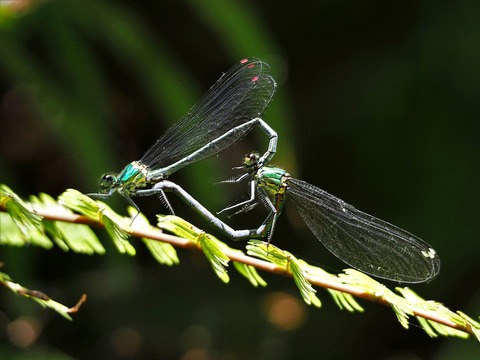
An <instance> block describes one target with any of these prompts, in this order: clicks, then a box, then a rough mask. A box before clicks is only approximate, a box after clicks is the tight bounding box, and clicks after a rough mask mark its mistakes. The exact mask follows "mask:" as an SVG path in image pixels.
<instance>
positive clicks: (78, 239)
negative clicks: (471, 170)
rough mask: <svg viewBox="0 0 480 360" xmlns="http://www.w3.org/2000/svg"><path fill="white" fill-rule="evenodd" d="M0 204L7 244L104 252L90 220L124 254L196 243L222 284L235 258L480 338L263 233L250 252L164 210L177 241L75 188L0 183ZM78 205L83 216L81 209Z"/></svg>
mask: <svg viewBox="0 0 480 360" xmlns="http://www.w3.org/2000/svg"><path fill="white" fill-rule="evenodd" d="M0 204H1V210H3V211H5V212H8V215H7V214H6V213H4V212H0V216H1V217H0V220H1V221H2V222H1V232H0V236H1V238H0V239H1V240H0V244H2V245H13V246H24V245H26V244H33V245H36V246H41V247H43V248H45V249H50V248H51V247H52V246H53V244H56V245H57V246H58V247H60V248H61V249H63V250H64V251H68V250H71V251H73V252H76V253H81V254H94V253H96V254H104V253H105V249H104V247H103V246H102V245H101V243H100V242H99V240H98V238H97V237H96V236H95V234H94V233H93V232H92V231H91V230H88V231H87V230H86V229H89V227H88V226H87V225H86V224H89V225H97V226H99V227H104V228H105V230H106V231H107V233H108V235H109V236H110V238H111V239H112V241H113V242H114V244H115V246H116V248H117V250H118V251H119V252H120V253H122V254H128V255H131V256H133V255H135V254H136V250H135V247H134V246H133V245H132V244H131V243H130V241H129V238H130V236H131V235H133V236H135V237H140V238H141V239H142V242H143V243H144V244H145V245H146V247H147V248H148V249H149V250H150V252H151V253H152V256H153V257H154V258H155V259H156V260H157V261H158V262H159V263H161V264H165V265H169V266H172V265H176V264H178V263H179V260H178V257H177V254H176V251H175V249H174V246H172V245H177V246H183V247H185V248H191V249H198V250H201V251H202V252H203V253H204V254H205V257H206V259H207V260H208V261H209V262H210V264H211V266H212V269H213V270H214V272H215V274H216V275H217V276H218V277H219V278H220V280H222V281H223V282H224V283H228V282H229V281H230V277H229V274H228V272H227V267H228V264H229V262H230V261H232V260H233V261H234V264H235V268H236V269H237V270H238V271H239V273H240V274H241V275H243V276H244V277H245V278H247V279H248V281H249V282H250V283H251V284H252V285H253V286H259V285H260V286H266V283H265V281H264V280H263V279H262V278H261V277H260V275H259V274H258V273H257V268H258V269H263V270H268V271H270V272H273V273H279V274H283V275H288V276H291V277H293V280H294V283H295V285H296V286H297V288H298V289H299V291H300V295H301V296H302V298H303V300H304V301H305V302H306V303H307V304H309V305H313V306H316V307H320V306H321V301H320V299H319V298H318V296H317V291H316V290H315V289H314V287H313V286H314V285H316V286H321V287H324V288H326V289H327V291H328V292H329V293H330V295H331V296H332V298H333V299H334V301H335V303H336V304H337V305H338V307H339V308H340V309H345V310H347V311H349V312H354V311H358V312H363V308H362V307H361V306H360V304H358V302H357V301H356V299H355V297H360V298H364V299H368V300H372V301H376V302H380V303H383V304H384V305H388V306H390V307H391V308H392V310H393V311H394V313H395V315H396V317H397V319H398V321H399V322H400V324H401V325H402V326H403V327H404V328H405V329H408V328H409V320H410V318H411V317H415V318H417V319H418V321H419V324H420V326H421V327H422V328H423V329H424V331H425V332H426V333H427V334H428V335H429V336H430V337H437V336H439V335H441V336H454V337H458V338H466V337H468V336H469V334H474V335H475V336H476V337H477V339H478V340H480V337H479V334H480V324H479V323H478V322H477V321H475V320H473V319H471V318H470V317H468V316H466V315H465V314H463V313H462V312H452V311H451V310H449V309H447V308H446V307H445V306H444V305H442V304H440V303H438V302H436V301H431V300H424V299H423V298H421V297H420V296H418V295H417V294H416V293H414V292H413V291H412V290H411V289H409V288H401V287H397V288H396V291H397V293H395V292H394V291H392V290H390V289H388V288H387V287H386V286H385V285H383V284H381V283H379V282H378V281H376V280H374V279H372V278H371V277H370V276H368V275H366V274H363V273H361V272H359V271H357V270H354V269H345V270H344V271H343V272H342V273H340V274H338V275H334V274H330V273H328V272H326V271H325V270H323V269H321V268H319V267H316V266H312V265H310V264H308V263H307V262H305V261H303V260H301V259H298V258H296V257H295V256H294V255H292V254H291V253H290V252H288V251H285V250H282V249H279V248H278V247H276V246H274V245H272V244H269V243H265V242H262V241H259V240H250V241H249V242H248V245H247V247H246V249H247V254H244V253H243V252H242V251H240V250H235V249H232V248H230V247H229V246H228V245H227V244H225V243H223V242H221V241H220V240H218V239H217V238H215V237H214V236H212V235H210V234H207V233H205V232H204V231H202V230H200V229H198V228H196V227H195V226H193V225H192V224H190V223H188V222H187V221H185V220H183V219H181V218H179V217H177V216H174V215H158V227H159V228H160V229H162V230H166V231H168V232H171V233H173V234H175V235H177V236H178V237H179V238H177V237H175V238H174V240H172V238H170V237H167V236H165V235H164V234H163V233H161V232H160V231H159V229H158V228H155V227H153V226H151V225H150V224H149V223H148V221H147V219H146V218H145V217H144V216H143V215H142V214H138V213H137V211H136V210H135V209H133V208H129V209H128V211H129V217H124V216H120V215H118V214H117V213H115V212H114V211H113V210H112V209H111V208H110V207H108V206H107V205H106V204H104V203H103V202H100V201H94V200H92V199H91V198H89V197H88V196H86V195H84V194H82V193H80V192H78V191H76V190H72V189H69V190H67V191H65V192H64V193H63V194H62V195H60V196H59V199H58V201H55V200H54V199H53V198H51V197H50V196H48V195H45V194H41V195H40V196H39V197H31V201H29V202H24V201H23V200H21V199H20V198H19V197H18V196H17V195H16V194H15V193H14V192H13V191H12V190H11V189H9V188H8V187H6V186H4V185H0ZM72 211H76V212H77V213H80V214H82V215H76V214H74V213H73V212H72ZM47 219H48V220H47ZM67 224H68V225H67ZM79 229H83V230H79ZM50 239H53V241H52V240H50ZM47 244H48V245H47ZM258 259H260V260H258ZM0 283H2V284H3V285H5V286H7V287H9V288H10V289H12V290H13V291H15V292H16V293H17V294H21V295H24V296H27V297H29V298H32V299H33V300H35V301H37V302H38V303H40V304H41V305H42V306H46V307H49V308H52V309H54V310H55V311H57V312H59V313H60V314H62V316H65V317H66V318H68V319H69V318H70V316H69V315H68V314H69V313H71V312H74V311H76V310H77V309H78V306H77V307H74V308H67V307H65V306H63V305H61V304H59V303H57V302H55V301H53V300H51V299H50V298H49V297H48V295H45V294H43V293H41V292H38V291H31V290H28V289H26V288H23V287H21V286H20V285H18V284H15V283H13V282H11V281H10V279H9V277H8V276H7V275H5V274H1V277H0ZM82 299H83V298H82ZM82 301H84V299H83V300H82ZM72 309H74V310H72Z"/></svg>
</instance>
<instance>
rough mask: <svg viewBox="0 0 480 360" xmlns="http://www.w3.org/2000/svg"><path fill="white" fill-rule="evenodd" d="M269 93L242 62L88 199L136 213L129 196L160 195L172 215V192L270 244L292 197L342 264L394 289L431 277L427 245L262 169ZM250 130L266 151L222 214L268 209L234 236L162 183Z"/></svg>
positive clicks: (260, 67)
mask: <svg viewBox="0 0 480 360" xmlns="http://www.w3.org/2000/svg"><path fill="white" fill-rule="evenodd" d="M275 89H276V83H275V80H274V79H273V77H272V76H271V74H270V67H269V66H268V64H266V63H264V62H263V61H261V60H259V59H257V58H249V59H243V60H241V61H240V62H238V63H237V64H236V65H235V66H234V67H232V68H231V69H230V70H229V71H228V72H226V73H225V74H224V75H222V77H221V78H220V79H219V80H218V81H217V82H216V83H215V84H214V85H213V86H212V87H211V88H210V90H209V91H208V92H207V93H206V95H205V96H204V97H203V98H202V99H201V100H200V101H199V102H198V103H197V104H196V105H195V106H194V107H193V108H192V109H191V110H190V111H189V112H188V113H187V114H186V115H185V116H184V117H183V118H181V119H180V120H179V121H178V122H177V123H176V124H175V125H173V126H172V127H171V128H170V129H169V130H167V132H165V134H163V135H162V136H161V137H160V138H159V139H158V140H157V141H156V142H155V144H153V145H152V146H151V147H150V148H149V149H148V150H147V152H146V153H145V154H144V155H143V157H142V158H141V159H140V160H138V161H133V162H132V163H130V164H128V165H127V166H126V167H125V168H124V169H123V170H122V172H120V173H119V174H118V175H116V174H113V173H108V174H105V175H104V176H103V177H102V178H101V180H100V193H99V194H92V195H94V196H96V197H101V198H108V197H110V196H111V195H112V194H113V193H114V192H118V193H120V194H121V195H123V196H124V197H125V198H126V199H127V200H128V202H129V203H130V204H131V205H133V206H135V207H136V208H137V210H138V207H137V206H136V205H135V203H134V202H133V200H132V197H134V196H149V195H158V196H161V197H162V198H163V200H165V203H166V204H167V206H168V207H169V210H170V211H171V212H173V209H172V208H171V206H170V204H169V202H168V200H167V197H166V195H165V193H166V192H174V193H175V194H176V195H177V196H179V197H180V198H181V199H182V200H183V201H185V202H186V203H187V204H188V205H189V206H190V207H191V208H192V209H194V210H195V211H197V212H198V213H199V214H200V215H202V216H203V217H204V218H206V219H207V220H208V221H209V222H210V223H211V224H212V225H213V226H215V227H216V228H218V229H219V230H220V231H222V232H223V233H225V234H226V235H228V236H229V237H230V238H232V239H234V240H240V239H246V238H265V239H267V240H268V241H270V240H271V238H272V236H273V232H274V229H275V224H276V222H277V219H278V217H279V215H280V213H281V211H282V208H283V205H284V202H285V200H286V199H287V198H290V199H292V201H293V202H294V203H295V205H296V207H297V209H298V211H299V213H300V215H301V216H302V218H303V220H304V221H305V223H306V224H307V225H308V227H309V228H310V230H311V231H312V232H313V234H314V235H315V236H316V237H317V238H318V239H319V240H320V242H322V243H323V244H324V245H325V247H326V248H327V249H328V250H330V251H331V252H332V253H333V254H334V255H335V256H337V257H338V258H339V259H341V260H342V261H344V262H345V263H347V264H348V265H350V266H352V267H354V268H356V269H358V270H361V271H363V272H365V273H368V274H370V275H373V276H377V277H380V278H384V279H389V280H394V281H399V282H406V283H417V282H423V281H427V280H430V279H432V278H434V277H435V276H436V275H437V274H438V272H439V269H440V259H439V257H438V255H437V254H436V253H435V251H434V250H433V249H432V248H431V247H430V245H428V244H427V243H426V242H424V241H423V240H421V239H420V238H418V237H416V236H414V235H413V234H410V233H409V232H407V231H405V230H402V229H400V228H398V227H396V226H394V225H392V224H389V223H387V222H385V221H383V220H380V219H378V218H376V217H373V216H371V215H368V214H366V213H364V212H362V211H360V210H358V209H356V208H354V207H353V206H351V205H349V204H348V203H346V202H344V201H343V200H341V199H339V198H337V197H335V196H334V195H331V194H329V193H327V192H326V191H324V190H321V189H319V188H317V187H315V186H313V185H311V184H309V183H307V182H304V181H301V180H298V179H295V178H293V177H291V176H290V175H289V174H288V172H287V171H285V170H283V169H281V168H278V167H274V166H270V165H268V162H269V161H270V160H271V159H272V157H273V156H274V154H275V151H276V148H277V139H278V137H277V133H276V132H275V131H274V130H273V129H272V128H271V127H270V126H269V125H268V124H267V123H266V122H265V121H264V120H263V119H262V118H261V117H262V114H263V113H264V111H265V110H266V108H267V107H268V105H269V104H270V102H271V101H272V98H273V95H274V93H275ZM256 126H258V127H260V128H261V129H262V130H263V131H264V132H265V133H266V134H267V136H268V137H269V139H270V140H269V144H268V147H267V150H266V152H265V153H264V154H263V155H260V154H258V153H255V152H252V153H250V154H248V155H246V156H245V158H244V160H243V164H242V166H241V167H240V168H239V169H243V170H244V173H243V174H241V175H239V176H237V177H235V178H233V179H232V180H229V181H227V182H242V181H248V182H249V198H248V200H246V201H243V202H241V203H238V204H235V205H233V206H229V207H227V208H225V209H224V210H222V211H221V212H223V211H231V212H233V213H234V214H236V213H240V212H246V211H249V210H251V209H252V208H253V207H254V206H255V205H256V204H258V203H259V202H260V203H263V204H264V205H265V206H266V208H267V210H268V216H267V218H266V219H265V221H264V222H263V223H262V224H261V225H260V226H259V227H258V228H256V229H255V228H254V229H246V230H235V229H233V228H231V227H230V226H229V225H227V224H226V223H225V222H223V221H222V220H220V219H219V218H218V217H217V216H216V215H214V214H213V213H211V212H210V211H209V210H208V209H206V208H205V207H204V206H203V205H202V204H201V203H200V202H198V201H197V200H196V199H194V198H193V197H192V196H191V195H190V194H188V193H187V192H186V191H185V190H184V189H183V188H182V187H180V186H179V185H177V184H176V183H173V182H171V181H168V180H167V177H168V176H169V175H171V174H172V173H174V172H175V171H177V170H179V169H181V168H182V167H184V166H186V165H188V164H190V163H193V162H195V161H198V160H201V159H205V158H207V157H209V156H212V155H215V154H217V153H219V152H220V151H222V150H224V149H226V148H227V147H229V146H230V145H232V144H233V143H235V142H236V141H238V140H240V139H241V138H243V137H244V136H245V135H246V134H247V133H248V132H249V131H250V130H252V128H254V127H256Z"/></svg>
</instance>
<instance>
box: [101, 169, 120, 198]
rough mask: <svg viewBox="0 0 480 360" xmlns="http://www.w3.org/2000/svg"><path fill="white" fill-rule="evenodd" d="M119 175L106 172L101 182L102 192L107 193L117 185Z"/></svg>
mask: <svg viewBox="0 0 480 360" xmlns="http://www.w3.org/2000/svg"><path fill="white" fill-rule="evenodd" d="M116 183H117V177H116V176H115V175H113V174H111V173H107V174H104V175H103V176H102V177H101V179H100V182H99V186H100V192H101V193H107V192H109V191H110V190H111V189H112V188H114V187H115V186H116Z"/></svg>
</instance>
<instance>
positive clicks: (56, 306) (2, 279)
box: [0, 272, 86, 320]
mask: <svg viewBox="0 0 480 360" xmlns="http://www.w3.org/2000/svg"><path fill="white" fill-rule="evenodd" d="M0 284H1V285H3V286H5V287H7V288H8V289H10V290H11V291H13V292H14V293H15V294H18V295H21V296H23V297H25V298H28V299H31V300H33V301H35V302H36V303H38V304H39V305H41V306H43V307H45V308H49V309H52V310H54V311H56V312H57V313H59V314H60V315H62V316H63V317H64V318H65V319H67V320H72V317H71V316H70V314H71V313H73V312H76V311H78V308H79V307H80V305H81V304H82V303H83V302H85V300H86V296H85V295H84V296H82V298H81V299H80V301H79V302H78V304H77V305H76V306H75V307H73V308H69V307H67V306H65V305H63V304H61V303H59V302H57V301H54V300H52V299H50V297H49V296H48V295H46V294H45V293H43V292H41V291H38V290H30V289H28V288H26V287H23V286H22V285H20V284H18V283H15V282H13V281H12V279H11V278H10V276H8V275H7V274H5V273H2V272H0Z"/></svg>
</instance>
